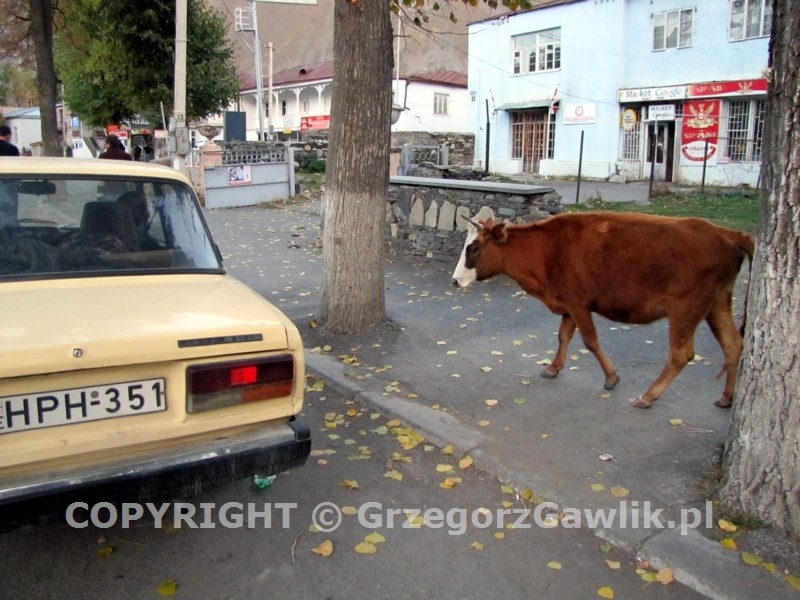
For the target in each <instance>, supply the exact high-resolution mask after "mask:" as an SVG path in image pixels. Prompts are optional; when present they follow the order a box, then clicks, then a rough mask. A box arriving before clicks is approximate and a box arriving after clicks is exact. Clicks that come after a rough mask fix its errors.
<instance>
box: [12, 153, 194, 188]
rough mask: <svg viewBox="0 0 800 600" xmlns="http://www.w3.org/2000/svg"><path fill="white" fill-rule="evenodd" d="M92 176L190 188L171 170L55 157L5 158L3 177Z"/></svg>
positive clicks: (147, 164) (123, 163)
mask: <svg viewBox="0 0 800 600" xmlns="http://www.w3.org/2000/svg"><path fill="white" fill-rule="evenodd" d="M4 174H15V175H47V176H57V175H70V176H75V175H78V176H80V175H91V176H99V177H105V176H115V177H132V178H137V179H138V178H158V179H174V180H178V181H181V182H182V183H186V184H188V185H191V181H189V179H188V178H187V177H186V176H185V175H183V174H182V173H180V172H179V171H177V170H176V169H173V168H172V167H168V166H165V165H160V164H155V163H148V162H138V161H132V160H101V159H97V158H66V157H52V156H20V157H3V159H2V160H0V175H4Z"/></svg>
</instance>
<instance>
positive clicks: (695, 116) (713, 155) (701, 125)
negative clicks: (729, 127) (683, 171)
mask: <svg viewBox="0 0 800 600" xmlns="http://www.w3.org/2000/svg"><path fill="white" fill-rule="evenodd" d="M721 104H722V103H721V102H720V101H719V100H688V101H686V102H684V103H683V132H682V133H681V163H682V164H687V165H690V164H693V163H698V162H703V160H705V161H707V163H708V164H716V162H717V144H718V137H719V116H720V105H721ZM706 142H708V145H706Z"/></svg>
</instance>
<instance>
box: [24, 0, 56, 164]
mask: <svg viewBox="0 0 800 600" xmlns="http://www.w3.org/2000/svg"><path fill="white" fill-rule="evenodd" d="M30 17H31V37H32V39H33V47H34V52H35V54H36V85H37V87H38V88H39V113H40V115H41V120H42V144H43V147H42V154H43V155H44V156H62V155H63V153H62V149H61V145H60V143H59V140H58V118H57V117H56V102H57V101H58V78H57V77H56V67H55V62H54V60H53V2H52V0H30Z"/></svg>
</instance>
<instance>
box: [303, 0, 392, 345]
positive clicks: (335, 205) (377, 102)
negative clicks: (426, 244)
mask: <svg viewBox="0 0 800 600" xmlns="http://www.w3.org/2000/svg"><path fill="white" fill-rule="evenodd" d="M334 11H335V14H334V35H333V39H334V42H333V58H334V76H333V96H332V101H331V127H330V139H329V151H328V162H327V167H326V172H325V175H326V176H325V187H326V193H325V198H324V200H323V229H322V248H323V249H322V256H323V277H322V301H321V306H320V314H319V321H320V325H321V326H322V327H323V329H325V330H326V331H329V332H331V333H340V334H342V333H343V334H352V333H359V332H361V331H365V330H367V329H369V328H371V327H373V326H375V325H378V324H379V323H381V322H383V321H384V320H385V319H386V302H385V297H384V286H385V283H384V277H383V259H384V248H385V228H386V225H385V212H386V200H387V193H388V188H389V144H390V134H391V131H390V127H391V125H390V115H391V107H392V91H391V80H392V27H391V20H390V15H391V12H390V9H389V2H387V1H380V0H336V2H335V5H334Z"/></svg>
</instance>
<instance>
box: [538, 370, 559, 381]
mask: <svg viewBox="0 0 800 600" xmlns="http://www.w3.org/2000/svg"><path fill="white" fill-rule="evenodd" d="M557 376H558V371H556V372H555V373H554V372H552V371H550V370H548V369H545V370H544V371H542V372H541V373H539V377H544V378H545V379H555V378H556V377H557Z"/></svg>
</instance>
